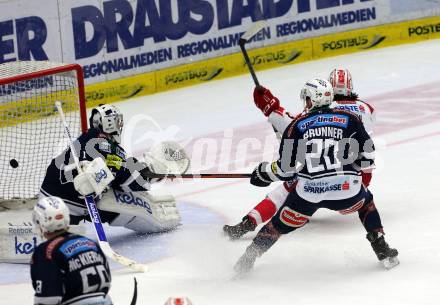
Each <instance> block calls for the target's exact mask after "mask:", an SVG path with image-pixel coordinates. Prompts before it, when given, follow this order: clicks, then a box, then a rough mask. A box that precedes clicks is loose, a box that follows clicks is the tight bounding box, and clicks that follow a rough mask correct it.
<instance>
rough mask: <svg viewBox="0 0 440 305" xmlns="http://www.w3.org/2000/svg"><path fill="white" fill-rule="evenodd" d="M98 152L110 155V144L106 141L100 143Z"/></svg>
mask: <svg viewBox="0 0 440 305" xmlns="http://www.w3.org/2000/svg"><path fill="white" fill-rule="evenodd" d="M99 150H100V151H103V152H106V153H111V152H112V148H111V144H110V143H109V142H107V141H100V143H99Z"/></svg>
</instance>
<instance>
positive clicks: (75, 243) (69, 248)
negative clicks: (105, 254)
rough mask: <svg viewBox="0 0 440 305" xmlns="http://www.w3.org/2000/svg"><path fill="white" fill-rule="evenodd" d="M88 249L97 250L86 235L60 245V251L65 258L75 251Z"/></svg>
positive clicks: (79, 251)
mask: <svg viewBox="0 0 440 305" xmlns="http://www.w3.org/2000/svg"><path fill="white" fill-rule="evenodd" d="M90 250H93V251H97V250H98V249H97V247H96V244H95V243H94V242H93V241H91V240H90V239H88V238H86V237H80V238H76V239H72V240H69V241H67V242H66V243H65V244H64V245H62V246H61V247H60V251H61V252H62V253H63V254H64V256H65V257H67V258H70V257H72V256H73V255H75V254H77V253H81V252H84V251H90Z"/></svg>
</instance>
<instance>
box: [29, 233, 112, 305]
mask: <svg viewBox="0 0 440 305" xmlns="http://www.w3.org/2000/svg"><path fill="white" fill-rule="evenodd" d="M31 278H32V285H33V287H34V289H35V300H34V303H35V304H44V305H46V304H66V305H67V304H72V305H73V304H83V303H84V302H86V301H88V303H93V304H100V305H101V304H102V305H104V304H111V302H110V298H109V297H108V296H107V293H108V290H109V288H110V282H111V275H110V269H109V267H108V263H107V260H106V257H105V255H104V253H103V252H102V250H101V249H100V248H99V246H98V245H97V244H96V243H95V242H94V241H92V240H90V239H88V238H86V237H83V236H81V235H76V234H71V233H68V232H66V233H64V234H62V235H59V236H57V237H54V238H52V239H50V240H48V241H45V242H44V243H41V244H40V245H38V246H37V248H36V249H35V252H34V254H33V255H32V260H31Z"/></svg>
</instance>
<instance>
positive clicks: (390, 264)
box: [381, 256, 400, 270]
mask: <svg viewBox="0 0 440 305" xmlns="http://www.w3.org/2000/svg"><path fill="white" fill-rule="evenodd" d="M381 263H382V265H383V266H384V267H385V269H387V270H390V269H392V268H394V267H396V266H397V265H398V264H400V261H399V259H398V258H397V256H395V257H387V258H385V259H383V260H382V261H381Z"/></svg>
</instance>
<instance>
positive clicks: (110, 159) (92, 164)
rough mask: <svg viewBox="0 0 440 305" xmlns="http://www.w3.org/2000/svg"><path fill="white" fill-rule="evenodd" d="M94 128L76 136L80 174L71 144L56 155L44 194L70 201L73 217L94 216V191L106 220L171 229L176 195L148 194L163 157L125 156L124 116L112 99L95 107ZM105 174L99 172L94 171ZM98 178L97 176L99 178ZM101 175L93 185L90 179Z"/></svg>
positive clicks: (176, 216) (74, 219)
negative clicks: (89, 198)
mask: <svg viewBox="0 0 440 305" xmlns="http://www.w3.org/2000/svg"><path fill="white" fill-rule="evenodd" d="M89 123H90V129H89V130H88V131H87V132H85V133H83V134H82V135H81V136H80V137H78V138H77V139H76V140H75V142H74V147H75V148H76V155H77V156H78V158H79V161H80V163H81V164H82V169H83V173H82V174H78V171H77V169H76V165H75V163H74V160H73V157H72V155H71V151H70V148H67V149H66V150H65V151H64V152H62V153H61V154H60V155H58V156H57V157H56V158H54V159H53V160H52V162H51V163H50V165H49V166H48V168H47V171H46V175H45V178H44V181H43V183H42V185H41V188H40V197H47V196H57V197H60V198H62V199H63V200H64V202H65V203H66V204H67V205H68V206H69V209H70V214H71V217H70V219H71V223H72V224H77V223H79V222H80V221H81V220H83V219H86V220H89V221H90V218H89V216H88V212H87V208H86V206H85V203H84V196H85V195H88V194H92V193H93V194H94V196H95V201H97V203H98V209H99V212H100V216H101V219H102V221H103V222H108V223H109V224H110V225H113V226H124V227H126V228H128V229H132V230H135V231H138V232H142V233H150V232H160V231H167V230H170V229H173V228H175V227H176V226H177V225H178V224H179V222H180V215H179V212H178V210H177V207H176V204H175V201H174V198H173V197H172V196H168V197H166V198H165V199H166V200H165V199H164V200H162V201H161V200H155V198H154V197H153V196H151V195H149V194H148V190H149V189H150V185H151V183H154V182H156V181H157V180H159V179H157V178H153V176H154V174H155V173H156V172H155V169H157V168H158V167H160V166H161V165H162V164H159V163H160V162H156V163H154V159H153V162H150V163H149V164H146V163H145V162H140V161H139V160H137V159H136V158H134V157H127V155H126V152H125V150H124V149H123V148H122V146H121V145H120V141H121V133H122V128H123V116H122V114H121V112H120V111H119V110H118V109H117V108H116V107H115V106H113V105H101V106H99V107H96V108H94V109H93V110H92V113H91V116H90V120H89ZM97 172H101V173H102V175H100V176H99V177H96V173H97ZM98 178H99V179H98ZM90 180H92V181H94V180H95V181H99V183H98V184H97V187H98V189H99V190H98V191H97V190H96V186H95V187H93V186H92V184H91V183H90Z"/></svg>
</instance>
